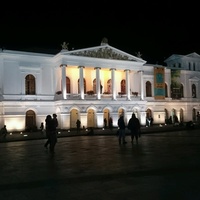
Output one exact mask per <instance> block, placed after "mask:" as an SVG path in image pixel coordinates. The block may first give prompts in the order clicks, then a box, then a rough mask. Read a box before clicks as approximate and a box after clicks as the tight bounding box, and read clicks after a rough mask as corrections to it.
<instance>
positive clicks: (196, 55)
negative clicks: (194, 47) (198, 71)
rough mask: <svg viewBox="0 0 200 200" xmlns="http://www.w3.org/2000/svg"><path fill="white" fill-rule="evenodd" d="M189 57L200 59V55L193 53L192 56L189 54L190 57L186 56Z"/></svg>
mask: <svg viewBox="0 0 200 200" xmlns="http://www.w3.org/2000/svg"><path fill="white" fill-rule="evenodd" d="M186 56H187V57H190V58H200V55H199V54H197V53H195V52H194V53H191V54H188V55H186Z"/></svg>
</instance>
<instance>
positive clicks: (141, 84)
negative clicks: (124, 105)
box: [139, 70, 144, 100]
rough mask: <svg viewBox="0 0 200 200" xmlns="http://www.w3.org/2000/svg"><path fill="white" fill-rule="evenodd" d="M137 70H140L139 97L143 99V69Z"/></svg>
mask: <svg viewBox="0 0 200 200" xmlns="http://www.w3.org/2000/svg"><path fill="white" fill-rule="evenodd" d="M139 72H140V90H141V94H140V99H141V100H144V80H143V73H144V71H142V70H141V71H139Z"/></svg>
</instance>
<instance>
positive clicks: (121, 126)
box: [118, 114, 127, 144]
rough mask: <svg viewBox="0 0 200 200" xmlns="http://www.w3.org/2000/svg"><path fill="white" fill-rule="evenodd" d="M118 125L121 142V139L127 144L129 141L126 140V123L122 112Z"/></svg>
mask: <svg viewBox="0 0 200 200" xmlns="http://www.w3.org/2000/svg"><path fill="white" fill-rule="evenodd" d="M118 127H119V144H121V140H122V141H123V144H126V143H127V142H126V140H125V129H126V125H125V122H124V116H123V115H122V114H121V115H120V117H119V119H118Z"/></svg>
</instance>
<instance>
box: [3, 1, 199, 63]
mask: <svg viewBox="0 0 200 200" xmlns="http://www.w3.org/2000/svg"><path fill="white" fill-rule="evenodd" d="M158 2H159V3H158ZM199 19H200V17H199V10H198V5H197V2H196V3H193V2H192V1H190V2H187V3H184V2H183V1H180V3H178V2H177V1H175V0H174V1H171V0H169V1H166V2H164V1H157V2H156V1H155V2H154V1H144V0H143V1H142V0H141V1H139V2H136V1H135V2H134V1H126V0H125V1H121V2H117V1H108V0H107V1H103V0H102V1H85V2H83V1H81V3H80V2H78V1H64V2H62V1H61V2H59V1H55V2H50V1H49V2H47V4H44V3H42V2H41V3H36V2H31V1H30V2H29V1H27V3H23V4H20V2H18V3H16V5H14V4H13V3H11V2H5V5H4V6H1V24H0V47H1V48H3V49H9V50H23V51H24V50H25V51H32V52H42V53H53V54H56V53H58V52H59V51H60V50H61V44H62V43H63V42H64V41H65V42H67V43H69V45H68V48H69V50H71V49H80V48H88V47H94V46H99V45H100V43H101V40H102V38H103V37H106V38H107V39H108V44H109V45H111V46H113V47H115V48H118V49H120V50H122V51H125V52H127V53H129V54H132V55H136V54H137V52H140V53H141V54H142V58H143V59H144V60H146V61H147V63H149V64H163V61H164V60H165V59H166V58H168V57H169V56H171V55H172V54H181V55H186V54H190V53H193V52H196V53H198V54H200V30H199V24H200V23H199Z"/></svg>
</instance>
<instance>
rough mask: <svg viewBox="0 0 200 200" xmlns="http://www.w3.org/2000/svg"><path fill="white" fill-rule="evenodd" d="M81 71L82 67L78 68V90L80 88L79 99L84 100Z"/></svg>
mask: <svg viewBox="0 0 200 200" xmlns="http://www.w3.org/2000/svg"><path fill="white" fill-rule="evenodd" d="M83 69H84V66H79V88H80V97H81V99H84V98H85V96H84V79H83Z"/></svg>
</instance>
